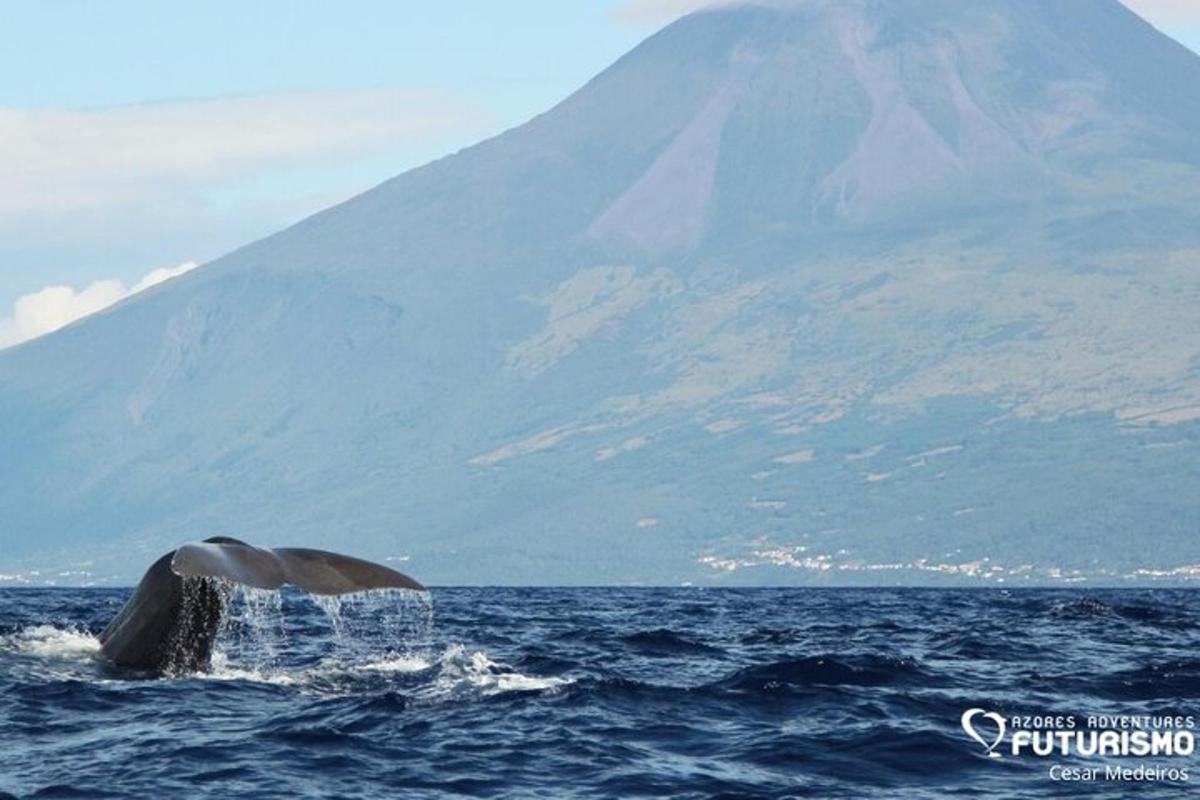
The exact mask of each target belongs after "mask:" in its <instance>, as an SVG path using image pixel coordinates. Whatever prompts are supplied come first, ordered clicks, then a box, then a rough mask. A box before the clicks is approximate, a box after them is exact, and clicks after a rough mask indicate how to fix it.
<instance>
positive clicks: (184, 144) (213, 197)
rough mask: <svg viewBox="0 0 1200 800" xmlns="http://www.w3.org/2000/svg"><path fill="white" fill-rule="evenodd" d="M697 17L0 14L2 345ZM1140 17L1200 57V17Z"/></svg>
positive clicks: (113, 1) (110, 1)
mask: <svg viewBox="0 0 1200 800" xmlns="http://www.w3.org/2000/svg"><path fill="white" fill-rule="evenodd" d="M699 2H700V0H572V1H571V2H563V0H512V1H511V2H507V3H497V2H495V1H494V0H443V2H440V3H425V2H415V0H414V1H412V2H399V1H398V0H392V1H391V2H387V1H385V0H341V1H340V2H336V3H335V2H313V1H311V0H289V1H287V2H284V1H283V0H256V1H255V2H252V3H247V2H230V1H229V0H207V2H204V3H192V4H183V3H171V4H165V3H162V2H149V1H148V0H105V2H90V1H89V0H25V2H9V1H8V0H0V9H2V10H3V11H4V25H3V26H2V28H0V142H3V143H4V145H5V146H4V147H3V148H0V184H3V185H5V186H6V190H5V191H4V192H0V346H4V344H5V341H4V337H5V333H4V325H5V324H9V325H10V326H11V324H12V322H11V320H12V318H13V313H14V312H12V311H10V310H11V309H14V304H16V303H18V301H19V298H21V297H22V296H24V295H30V294H33V293H38V292H40V291H41V290H43V289H45V288H46V287H50V286H53V285H57V284H63V285H65V286H69V287H72V289H71V290H70V293H66V292H63V291H61V290H60V291H59V292H58V294H57V295H55V297H57V298H58V301H61V303H60V306H61V307H60V306H53V307H51V306H47V305H46V304H45V303H40V301H39V303H36V304H35V303H34V302H33V301H29V300H27V301H26V304H25V312H26V316H27V320H26V321H27V323H28V324H29V325H33V326H35V327H36V326H38V325H43V324H48V323H46V321H45V320H42V319H41V317H39V316H38V315H43V316H45V317H46V319H47V320H49V321H50V322H53V320H54V319H56V318H58V317H61V316H62V315H67V316H70V315H72V314H74V313H76V312H77V311H78V310H79V309H80V308H84V309H85V310H86V309H90V308H91V307H92V306H93V305H97V304H100V305H102V304H103V303H104V302H110V301H111V299H112V298H114V297H120V296H122V294H124V293H126V292H128V291H131V290H132V289H133V288H134V287H135V285H137V284H138V283H139V282H141V283H143V284H144V283H145V280H146V279H147V278H149V277H150V273H151V272H152V270H156V269H162V268H169V269H172V270H176V269H178V267H179V265H182V264H184V263H186V262H203V261H205V260H208V259H211V258H213V257H216V256H218V255H220V254H221V253H223V252H225V251H227V250H229V249H231V248H233V247H236V246H237V245H239V244H242V243H245V242H247V241H250V240H253V239H255V238H257V237H260V236H262V235H265V234H267V233H270V232H272V231H274V230H277V229H278V228H280V227H282V226H285V225H287V224H290V223H291V222H294V221H296V220H298V219H300V218H302V217H303V216H305V215H307V214H309V213H312V212H313V211H316V210H318V209H320V208H323V207H325V206H328V205H330V204H332V203H335V202H337V201H339V200H342V199H345V198H346V197H349V196H351V195H353V194H356V193H357V192H359V191H362V190H363V189H366V188H368V187H370V186H372V185H374V184H376V183H378V182H380V181H382V180H384V179H386V178H388V177H390V176H392V175H394V174H397V173H399V172H402V171H404V170H405V169H407V168H410V167H413V166H416V165H418V164H420V163H423V162H425V161H427V160H429V159H431V158H434V157H437V156H439V155H443V154H446V153H449V152H453V151H454V150H456V149H458V148H460V147H463V146H465V145H468V144H471V143H472V142H474V141H477V140H479V139H481V138H484V137H486V136H489V135H492V134H495V133H498V132H500V131H501V130H504V129H505V128H508V127H511V126H513V125H516V124H519V123H521V122H523V121H524V120H526V119H528V118H529V117H530V116H532V115H534V114H536V113H538V112H540V111H543V110H545V109H546V108H548V107H549V106H551V105H552V104H554V103H555V102H556V101H558V100H560V99H562V98H563V97H565V96H566V95H567V94H569V93H570V92H571V91H573V90H574V89H575V88H577V87H578V86H580V85H581V84H582V83H584V82H585V81H586V80H587V79H588V78H589V77H591V76H592V75H594V74H595V73H597V72H598V71H600V70H601V69H603V68H604V67H605V66H607V65H608V64H609V63H611V62H612V61H613V60H614V59H616V58H617V57H618V56H620V55H621V54H622V53H623V52H625V51H627V50H628V49H630V48H631V47H633V46H634V45H635V44H637V42H638V41H640V40H641V39H643V38H645V36H647V35H649V34H650V33H652V32H653V31H654V30H655V29H656V28H657V27H659V26H661V25H662V24H663V23H665V22H667V21H669V20H670V19H671V18H672V17H673V16H677V15H678V14H680V13H683V12H685V11H687V10H689V9H690V8H692V7H694V6H696V5H697V4H698V3H699ZM1129 2H1130V4H1131V5H1135V6H1136V7H1137V9H1138V10H1139V11H1140V12H1142V13H1143V14H1144V15H1146V16H1148V17H1150V18H1151V19H1152V21H1154V22H1155V23H1156V24H1157V25H1158V26H1159V27H1160V28H1162V29H1164V30H1166V31H1167V32H1169V33H1171V34H1172V35H1174V36H1175V37H1176V38H1178V39H1180V40H1181V41H1184V42H1185V43H1187V44H1189V46H1191V47H1193V49H1197V50H1200V2H1197V0H1129ZM155 274H158V275H160V276H163V275H167V274H170V273H166V272H159V273H155ZM96 281H101V282H105V283H104V286H103V287H100V288H102V289H103V291H99V290H98V291H97V292H96V293H94V295H93V296H92V299H91V300H90V301H88V302H85V303H83V305H82V306H81V305H80V301H79V297H80V294H81V293H82V292H84V290H86V289H87V288H89V287H90V286H91V284H92V283H93V282H96ZM58 301H56V302H58ZM63 304H65V305H63ZM31 315H32V316H31ZM30 320H32V321H30Z"/></svg>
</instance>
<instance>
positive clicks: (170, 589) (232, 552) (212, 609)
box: [100, 536, 427, 674]
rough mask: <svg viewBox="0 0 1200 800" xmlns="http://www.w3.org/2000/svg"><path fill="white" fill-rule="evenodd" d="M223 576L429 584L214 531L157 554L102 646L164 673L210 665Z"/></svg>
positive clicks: (245, 580) (355, 561) (334, 587)
mask: <svg viewBox="0 0 1200 800" xmlns="http://www.w3.org/2000/svg"><path fill="white" fill-rule="evenodd" d="M228 582H232V583H238V584H242V585H245V586H252V587H255V588H259V589H278V588H280V587H281V586H283V585H285V584H291V585H292V586H297V587H299V588H301V589H303V590H304V591H306V592H309V593H310V594H324V595H336V594H349V593H351V592H363V591H367V590H369V589H412V590H415V591H419V592H424V591H427V590H426V589H425V587H424V586H422V585H421V584H420V583H419V582H418V581H415V580H413V579H412V578H410V577H408V576H407V575H404V574H402V573H400V572H397V571H396V570H394V569H391V568H389V567H385V566H383V565H382V564H373V563H371V562H370V561H363V560H362V559H361V558H352V557H350V556H343V555H340V554H338V553H327V552H325V551H324V550H306V549H303V548H295V547H282V548H278V549H275V550H266V549H263V548H258V547H252V546H250V545H248V544H246V543H245V542H240V541H238V540H237V539H230V538H227V537H219V536H218V537H213V538H211V539H205V540H204V541H203V542H192V543H190V544H185V545H184V546H182V547H180V548H179V549H177V550H175V551H174V552H171V553H167V554H166V555H165V556H163V557H162V558H160V559H158V560H157V561H155V562H154V564H152V565H151V566H150V568H149V569H148V570H146V574H145V576H143V577H142V580H141V582H140V583H139V584H138V586H137V589H136V590H134V593H133V596H132V597H130V598H129V600H128V601H127V602H126V603H125V605H124V606H123V607H122V608H121V610H120V612H118V614H117V616H116V618H115V619H113V621H112V622H110V623H109V624H108V626H107V627H106V628H105V629H104V630H103V632H101V634H100V652H101V653H102V654H103V655H104V656H105V657H106V658H107V659H108V660H109V661H111V662H113V663H114V664H117V665H118V666H123V667H133V668H136V669H146V670H155V671H157V672H160V673H166V674H183V673H187V672H195V671H198V670H204V669H207V668H208V666H209V663H210V660H211V658H212V651H213V643H214V641H215V639H216V636H217V633H218V631H219V630H220V626H221V622H222V619H223V616H224V612H225V608H226V606H227V604H228V600H229V596H230V594H231V590H232V587H231V586H230V585H229V583H228Z"/></svg>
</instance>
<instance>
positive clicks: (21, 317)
mask: <svg viewBox="0 0 1200 800" xmlns="http://www.w3.org/2000/svg"><path fill="white" fill-rule="evenodd" d="M195 266H196V262H194V261H187V262H184V263H183V264H180V265H178V266H175V267H160V268H159V269H156V270H152V271H151V272H149V273H147V274H146V275H145V276H144V277H143V278H142V279H141V280H139V281H138V282H137V283H135V284H134V285H133V286H132V287H126V286H125V284H124V283H122V282H121V281H119V280H116V279H115V278H110V279H106V280H100V281H93V282H92V283H90V284H88V286H87V287H86V288H84V289H81V290H78V291H76V290H75V289H73V288H72V287H70V286H47V287H46V288H45V289H42V290H41V291H37V292H33V293H32V294H27V295H24V296H22V297H20V298H18V299H17V302H16V303H15V304H14V305H13V312H12V315H11V316H9V317H0V349H3V348H5V347H12V346H13V345H16V344H20V343H21V342H25V341H28V340H30V339H34V338H37V337H38V336H43V335H45V334H47V333H52V332H54V331H56V330H58V329H59V328H61V327H63V326H64V325H69V324H70V323H72V322H74V321H75V320H77V319H82V318H83V317H86V316H88V315H89V314H95V313H96V312H97V311H101V310H103V309H105V308H108V307H109V306H111V305H112V304H113V303H116V302H119V301H121V300H124V299H125V298H126V297H129V296H130V295H134V294H137V293H138V292H141V291H145V290H146V289H149V288H150V287H151V286H157V285H158V284H160V283H162V282H163V281H167V280H170V279H171V278H174V277H176V276H178V275H182V274H183V273H185V272H187V271H188V270H191V269H194V268H195Z"/></svg>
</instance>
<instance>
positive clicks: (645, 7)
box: [613, 0, 713, 25]
mask: <svg viewBox="0 0 1200 800" xmlns="http://www.w3.org/2000/svg"><path fill="white" fill-rule="evenodd" d="M712 4H713V0H626V2H625V3H622V4H621V5H620V6H618V7H617V9H616V10H615V11H614V12H613V13H614V14H615V15H616V17H617V19H619V20H621V21H622V22H631V23H634V24H655V25H657V24H661V23H664V22H670V21H671V20H674V19H678V18H679V17H682V16H683V15H684V14H687V13H689V12H691V11H695V10H696V9H699V8H703V7H704V6H708V5H712Z"/></svg>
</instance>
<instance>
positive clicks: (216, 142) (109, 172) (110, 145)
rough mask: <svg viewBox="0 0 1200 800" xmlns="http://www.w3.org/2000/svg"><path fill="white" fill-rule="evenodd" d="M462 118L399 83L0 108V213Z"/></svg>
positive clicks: (117, 198) (221, 174) (380, 139)
mask: <svg viewBox="0 0 1200 800" xmlns="http://www.w3.org/2000/svg"><path fill="white" fill-rule="evenodd" d="M465 120H466V114H465V113H463V111H462V110H460V109H457V108H455V107H453V106H452V104H451V103H449V102H448V101H447V100H446V98H445V97H444V96H442V95H440V94H437V93H434V92H420V91H401V90H365V91H346V92H306V93H290V94H268V95H254V96H247V97H229V98H218V99H208V100H186V101H174V102H167V103H155V104H149V105H138V106H120V107H110V108H100V109H94V110H84V111H78V110H61V109H21V108H5V107H0V141H2V142H4V147H3V149H2V150H0V186H4V191H3V192H0V214H3V213H16V212H34V213H38V212H53V213H58V212H64V211H70V210H78V209H88V208H101V207H104V208H107V207H112V206H114V205H116V204H120V203H122V202H137V201H139V200H142V199H144V198H145V197H147V196H148V195H150V196H153V195H156V194H162V193H163V192H164V190H165V191H167V192H170V191H174V190H176V189H178V188H179V187H181V186H183V187H192V188H194V187H195V186H196V185H197V184H201V185H203V184H211V183H215V182H219V181H221V180H225V179H229V178H234V177H242V176H245V175H247V174H252V173H255V172H256V171H261V170H264V169H266V168H269V167H275V166H279V165H281V164H288V163H301V162H303V163H305V164H310V163H313V162H318V163H319V162H321V161H326V162H333V161H336V160H338V159H346V158H353V157H360V156H364V155H370V154H372V153H375V152H379V151H382V150H384V149H386V148H388V147H389V146H391V147H394V146H396V145H397V144H398V143H401V142H403V141H406V140H411V139H414V138H420V137H423V136H427V135H430V134H433V133H437V132H439V131H445V130H446V129H448V128H453V127H456V126H458V125H460V124H462V123H463V122H464V121H465Z"/></svg>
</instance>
